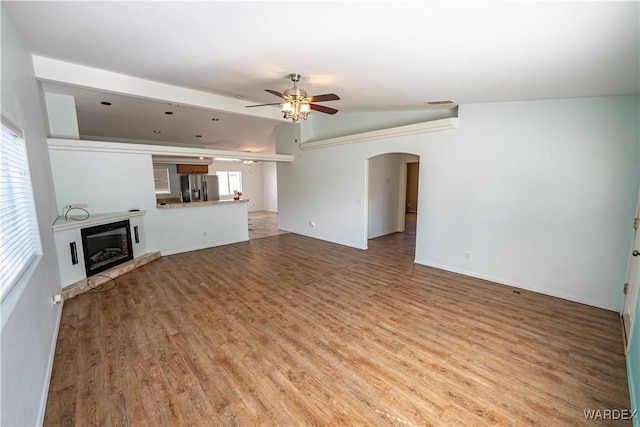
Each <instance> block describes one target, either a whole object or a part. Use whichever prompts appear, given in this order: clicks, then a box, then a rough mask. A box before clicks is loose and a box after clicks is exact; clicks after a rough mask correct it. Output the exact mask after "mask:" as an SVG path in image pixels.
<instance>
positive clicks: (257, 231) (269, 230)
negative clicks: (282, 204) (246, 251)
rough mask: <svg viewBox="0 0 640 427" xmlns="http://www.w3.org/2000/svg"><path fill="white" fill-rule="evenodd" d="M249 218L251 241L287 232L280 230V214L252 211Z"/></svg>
mask: <svg viewBox="0 0 640 427" xmlns="http://www.w3.org/2000/svg"><path fill="white" fill-rule="evenodd" d="M248 216H249V239H251V240H253V239H262V238H263V237H271V236H277V235H278V234H286V233H288V232H287V231H282V230H278V214H277V212H270V211H251V212H249V214H248Z"/></svg>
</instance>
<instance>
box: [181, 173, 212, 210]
mask: <svg viewBox="0 0 640 427" xmlns="http://www.w3.org/2000/svg"><path fill="white" fill-rule="evenodd" d="M180 195H181V198H182V202H183V203H188V202H205V201H210V200H220V191H219V189H218V176H217V175H205V174H200V175H180Z"/></svg>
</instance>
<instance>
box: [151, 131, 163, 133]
mask: <svg viewBox="0 0 640 427" xmlns="http://www.w3.org/2000/svg"><path fill="white" fill-rule="evenodd" d="M153 133H162V131H161V130H154V131H153Z"/></svg>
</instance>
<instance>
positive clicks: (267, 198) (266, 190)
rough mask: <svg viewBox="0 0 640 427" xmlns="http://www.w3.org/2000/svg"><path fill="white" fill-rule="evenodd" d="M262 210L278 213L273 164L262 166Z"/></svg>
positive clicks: (275, 166) (276, 178) (276, 180)
mask: <svg viewBox="0 0 640 427" xmlns="http://www.w3.org/2000/svg"><path fill="white" fill-rule="evenodd" d="M262 198H263V206H262V209H263V210H265V211H269V212H278V172H277V165H276V163H275V162H265V163H263V164H262Z"/></svg>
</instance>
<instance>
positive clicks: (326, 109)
mask: <svg viewBox="0 0 640 427" xmlns="http://www.w3.org/2000/svg"><path fill="white" fill-rule="evenodd" d="M309 107H310V108H311V109H312V110H316V111H320V112H321V113H325V114H335V113H337V112H338V110H336V109H335V108H331V107H325V106H324V105H317V104H309Z"/></svg>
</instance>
